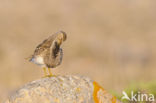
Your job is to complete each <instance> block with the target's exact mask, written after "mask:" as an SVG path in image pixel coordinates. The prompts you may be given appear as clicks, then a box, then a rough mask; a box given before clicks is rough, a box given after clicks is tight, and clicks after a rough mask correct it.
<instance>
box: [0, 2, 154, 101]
mask: <svg viewBox="0 0 156 103" xmlns="http://www.w3.org/2000/svg"><path fill="white" fill-rule="evenodd" d="M58 30H64V31H65V32H67V34H68V39H67V41H66V42H65V43H64V44H63V49H64V58H63V62H62V64H61V66H59V67H58V68H56V69H54V70H53V73H54V74H60V75H65V74H80V75H85V76H88V77H90V78H92V79H94V80H95V81H97V82H99V84H100V85H102V86H103V87H104V88H105V89H107V90H113V91H117V92H118V93H121V91H122V90H123V89H124V88H126V87H127V86H128V85H130V84H131V83H134V82H145V83H146V82H148V81H154V80H155V78H156V75H155V74H156V68H155V67H156V63H155V60H156V46H155V45H156V1H155V0H55V1H54V0H0V102H1V101H2V100H4V99H5V98H6V97H7V96H8V95H10V94H11V93H12V92H13V91H14V90H16V89H17V88H19V87H21V86H22V85H24V84H25V83H28V82H30V81H33V80H35V79H39V78H41V77H42V76H43V72H42V69H40V68H39V67H38V66H36V65H35V64H32V63H29V62H28V61H26V60H25V58H27V57H28V56H29V55H30V54H32V52H33V51H34V49H35V47H36V46H37V45H38V44H39V43H40V42H42V41H43V39H45V38H47V37H48V36H49V35H51V34H52V33H55V32H57V31H58Z"/></svg>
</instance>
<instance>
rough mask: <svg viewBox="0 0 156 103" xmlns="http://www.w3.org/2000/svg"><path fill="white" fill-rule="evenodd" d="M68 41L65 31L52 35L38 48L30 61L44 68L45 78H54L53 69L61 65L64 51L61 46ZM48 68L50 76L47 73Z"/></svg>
mask: <svg viewBox="0 0 156 103" xmlns="http://www.w3.org/2000/svg"><path fill="white" fill-rule="evenodd" d="M66 39H67V35H66V33H65V32H64V31H59V32H57V33H55V34H53V35H51V36H50V37H48V38H47V39H45V40H44V41H43V42H42V43H41V44H39V45H38V46H37V47H36V49H35V51H34V54H33V55H32V56H31V58H30V60H29V61H31V62H33V63H35V64H37V65H39V66H40V67H42V68H43V70H44V74H45V76H50V77H51V76H53V75H52V72H51V68H55V67H57V66H58V65H60V64H61V62H62V58H63V50H62V48H61V47H60V46H61V44H62V43H63V42H64V41H65V40H66ZM47 68H48V71H49V75H47V73H46V69H47Z"/></svg>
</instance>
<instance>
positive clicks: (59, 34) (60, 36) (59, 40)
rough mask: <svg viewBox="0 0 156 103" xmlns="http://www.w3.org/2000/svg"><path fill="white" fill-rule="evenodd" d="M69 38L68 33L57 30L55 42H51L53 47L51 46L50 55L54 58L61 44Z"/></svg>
mask: <svg viewBox="0 0 156 103" xmlns="http://www.w3.org/2000/svg"><path fill="white" fill-rule="evenodd" d="M66 39H67V35H66V33H65V32H63V31H60V32H57V33H56V35H55V38H54V40H53V42H52V43H51V47H50V55H51V56H52V57H54V58H56V56H57V54H58V52H59V50H60V46H61V44H62V43H63V42H64V41H65V40H66Z"/></svg>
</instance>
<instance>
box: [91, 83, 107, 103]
mask: <svg viewBox="0 0 156 103" xmlns="http://www.w3.org/2000/svg"><path fill="white" fill-rule="evenodd" d="M93 85H94V92H93V98H94V102H95V103H100V100H99V98H98V92H99V90H102V91H103V93H105V92H106V91H105V90H104V89H103V88H102V87H101V86H99V84H98V83H96V82H95V81H94V82H93Z"/></svg>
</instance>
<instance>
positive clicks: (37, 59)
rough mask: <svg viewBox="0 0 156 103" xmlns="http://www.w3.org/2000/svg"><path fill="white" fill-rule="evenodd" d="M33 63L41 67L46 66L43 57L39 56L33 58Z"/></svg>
mask: <svg viewBox="0 0 156 103" xmlns="http://www.w3.org/2000/svg"><path fill="white" fill-rule="evenodd" d="M32 62H33V63H35V64H37V65H40V66H44V65H45V64H44V60H43V57H42V56H37V57H35V58H33V59H32Z"/></svg>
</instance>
